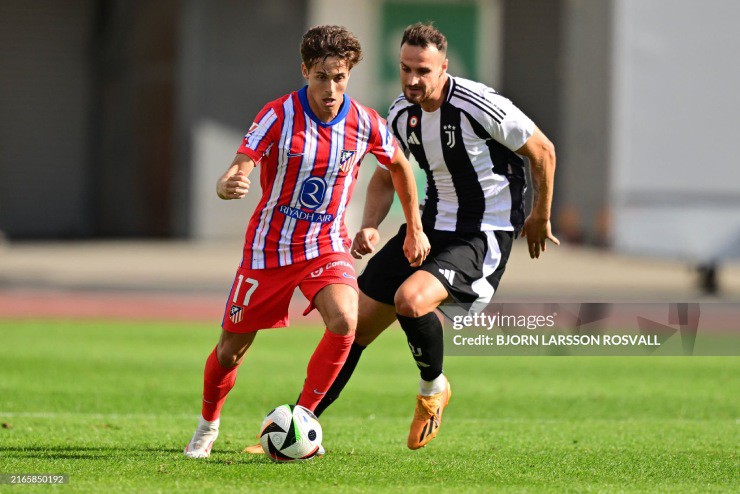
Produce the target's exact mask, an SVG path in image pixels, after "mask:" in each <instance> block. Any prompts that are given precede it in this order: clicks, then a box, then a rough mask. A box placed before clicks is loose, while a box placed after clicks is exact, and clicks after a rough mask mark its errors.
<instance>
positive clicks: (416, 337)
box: [396, 312, 444, 381]
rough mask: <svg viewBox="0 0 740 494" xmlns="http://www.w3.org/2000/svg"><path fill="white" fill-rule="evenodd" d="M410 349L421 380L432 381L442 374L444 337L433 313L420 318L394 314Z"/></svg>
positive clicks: (440, 324) (440, 325)
mask: <svg viewBox="0 0 740 494" xmlns="http://www.w3.org/2000/svg"><path fill="white" fill-rule="evenodd" d="M396 317H397V318H398V322H399V323H401V328H403V332H404V333H406V339H407V340H408V342H409V347H410V348H411V354H412V355H413V356H414V360H416V365H417V366H418V367H419V372H420V373H421V378H422V379H424V380H425V381H433V380H434V379H436V378H437V377H439V375H440V374H442V362H443V360H444V336H443V333H442V323H440V322H439V319H437V315H436V314H435V313H434V312H430V313H429V314H424V315H423V316H421V317H406V316H402V315H401V314H396Z"/></svg>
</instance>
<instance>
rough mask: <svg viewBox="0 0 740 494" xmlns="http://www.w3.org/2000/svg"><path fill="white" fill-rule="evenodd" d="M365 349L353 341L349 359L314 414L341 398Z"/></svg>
mask: <svg viewBox="0 0 740 494" xmlns="http://www.w3.org/2000/svg"><path fill="white" fill-rule="evenodd" d="M364 349H365V347H364V346H362V345H358V344H357V343H352V347H351V348H350V349H349V355H347V360H346V361H345V362H344V365H343V366H342V370H340V371H339V374H338V375H337V378H336V379H335V380H334V383H333V384H332V385H331V387H330V388H329V391H327V392H326V394H325V395H324V397H323V398H322V399H321V401H320V402H319V404H318V405H316V410H314V411H313V413H314V415H316V416H317V417H318V416H320V415H321V414H322V413H324V410H326V408H327V407H328V406H329V405H331V404H332V403H334V400H336V399H337V398H339V394H340V393H341V392H342V390H343V389H344V387H345V386H346V385H347V383H348V382H349V378H350V377H352V373H353V372H354V371H355V367H357V362H359V361H360V357H361V356H362V351H363V350H364ZM299 398H300V397H299ZM296 403H298V402H296Z"/></svg>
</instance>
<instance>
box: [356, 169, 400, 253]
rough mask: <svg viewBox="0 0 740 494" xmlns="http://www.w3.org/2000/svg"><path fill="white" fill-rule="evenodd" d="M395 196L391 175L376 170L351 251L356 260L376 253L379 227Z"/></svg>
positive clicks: (368, 185)
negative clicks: (360, 224)
mask: <svg viewBox="0 0 740 494" xmlns="http://www.w3.org/2000/svg"><path fill="white" fill-rule="evenodd" d="M394 194H395V189H394V188H393V180H392V179H391V173H390V172H389V171H388V170H386V169H383V168H381V167H377V168H375V173H373V176H372V177H370V183H369V184H367V194H366V195H365V209H364V210H363V212H362V226H361V227H360V231H359V232H357V234H356V235H355V239H354V241H353V242H352V249H351V250H350V253H351V254H352V257H354V258H355V259H361V258H362V256H364V255H365V254H370V253H371V252H374V251H375V245H377V243H378V242H380V234H379V233H378V227H379V226H380V224H381V223H382V222H383V220H384V219H385V217H386V216H387V215H388V211H390V209H391V205H392V204H393V196H394Z"/></svg>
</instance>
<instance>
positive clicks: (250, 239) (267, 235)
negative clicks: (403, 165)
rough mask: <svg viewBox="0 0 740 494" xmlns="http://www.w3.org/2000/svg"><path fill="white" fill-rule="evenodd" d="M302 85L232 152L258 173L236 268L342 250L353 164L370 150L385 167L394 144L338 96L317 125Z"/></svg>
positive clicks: (270, 108)
mask: <svg viewBox="0 0 740 494" xmlns="http://www.w3.org/2000/svg"><path fill="white" fill-rule="evenodd" d="M306 89H307V88H306V87H304V88H303V89H301V90H300V91H295V92H293V93H291V94H287V95H285V96H283V97H282V98H279V99H277V100H275V101H272V102H270V103H268V104H267V105H265V107H264V108H263V109H262V110H261V111H260V112H259V114H258V115H257V118H256V119H255V121H254V123H253V124H252V126H251V127H250V129H249V132H247V135H245V136H244V140H243V141H242V145H241V146H240V147H239V149H238V150H237V153H241V154H246V155H247V156H249V157H250V158H251V159H252V160H253V161H254V162H255V164H257V165H258V166H259V168H260V185H261V187H262V198H261V199H260V202H259V205H258V206H257V208H256V209H255V211H254V214H253V215H252V218H251V220H250V221H249V225H248V226H247V232H246V236H245V240H244V258H243V259H242V266H243V267H249V268H251V269H266V268H274V267H279V266H287V265H289V264H293V263H296V262H300V261H304V260H307V259H313V258H315V257H318V256H319V255H321V254H325V253H329V252H346V251H347V250H348V249H349V246H350V245H351V241H350V239H349V237H348V235H347V228H346V227H345V225H344V214H345V211H346V208H347V204H348V203H349V200H350V198H351V197H352V192H353V190H354V188H355V184H356V183H357V173H358V171H359V167H360V163H361V161H362V159H363V158H364V157H365V155H366V154H368V153H372V154H373V155H375V157H376V158H377V159H378V161H379V162H380V163H381V164H383V165H388V164H389V163H390V162H391V161H392V159H393V156H394V154H395V153H396V150H397V149H398V145H397V143H396V141H395V139H394V138H393V136H392V135H391V134H390V132H389V130H388V128H387V126H386V123H385V120H383V119H382V118H381V117H380V116H379V115H378V113H377V112H376V111H375V110H373V109H371V108H367V107H364V106H362V105H360V104H359V103H357V102H356V101H354V100H352V99H351V98H350V97H349V96H347V95H345V96H344V102H343V104H342V107H341V109H340V111H339V114H338V115H337V116H336V118H335V119H334V120H332V121H331V122H322V121H320V120H319V119H318V118H317V117H316V115H315V114H314V113H313V111H312V110H311V108H310V107H309V105H308V100H307V99H306Z"/></svg>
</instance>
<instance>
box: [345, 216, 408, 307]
mask: <svg viewBox="0 0 740 494" xmlns="http://www.w3.org/2000/svg"><path fill="white" fill-rule="evenodd" d="M405 237H406V225H403V226H402V227H401V228H400V230H399V231H398V234H396V236H395V237H392V238H391V239H390V240H389V241H388V242H387V243H386V244H385V245H384V246H383V248H382V249H380V250H379V251H378V252H377V253H376V254H375V255H373V256H372V257H371V258H370V261H369V262H368V263H367V266H366V267H365V270H364V271H363V272H362V274H361V275H360V277H359V278H358V280H357V283H358V285H359V287H360V290H362V292H363V293H365V295H367V296H368V297H370V298H371V299H373V300H375V301H377V302H382V303H384V304H387V305H393V296H394V294H395V293H396V290H398V287H400V286H401V284H402V283H403V282H404V281H405V280H406V279H407V278H408V277H409V276H411V275H412V274H413V273H414V272H415V271H417V270H418V269H419V268H412V267H411V266H410V265H409V261H408V260H407V259H406V256H404V254H403V241H404V239H405Z"/></svg>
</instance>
